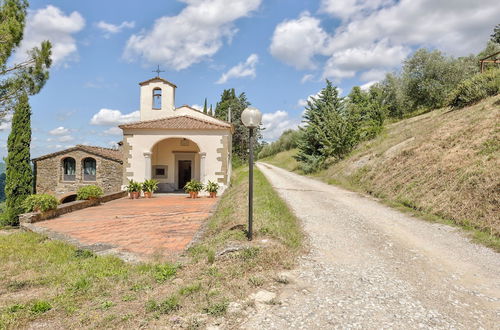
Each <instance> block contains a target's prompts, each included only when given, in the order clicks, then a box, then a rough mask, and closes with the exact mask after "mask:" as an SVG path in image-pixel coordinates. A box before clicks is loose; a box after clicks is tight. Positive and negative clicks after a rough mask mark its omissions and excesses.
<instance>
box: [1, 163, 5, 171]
mask: <svg viewBox="0 0 500 330" xmlns="http://www.w3.org/2000/svg"><path fill="white" fill-rule="evenodd" d="M4 172H5V163H2V162H0V173H4Z"/></svg>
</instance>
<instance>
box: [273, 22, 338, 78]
mask: <svg viewBox="0 0 500 330" xmlns="http://www.w3.org/2000/svg"><path fill="white" fill-rule="evenodd" d="M328 39H329V37H328V34H327V33H326V32H325V31H324V30H323V28H322V27H321V26H320V20H319V19H317V18H314V17H312V16H311V15H310V14H309V13H308V12H305V13H302V14H301V16H300V17H299V18H298V19H295V20H286V21H284V22H282V23H280V24H278V26H276V29H275V30H274V34H273V37H272V41H271V46H270V49H269V50H270V52H271V54H272V55H273V56H274V57H276V58H277V59H279V60H281V61H283V62H284V63H286V64H288V65H291V66H293V67H295V68H296V69H314V68H315V67H316V64H315V63H314V56H315V55H317V54H327V53H328Z"/></svg>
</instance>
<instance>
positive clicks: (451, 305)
mask: <svg viewBox="0 0 500 330" xmlns="http://www.w3.org/2000/svg"><path fill="white" fill-rule="evenodd" d="M257 166H258V167H259V169H260V170H261V171H262V172H263V173H264V175H265V176H266V177H267V179H268V180H269V181H270V183H271V184H272V185H273V187H274V188H275V189H276V190H277V191H278V192H279V194H280V196H281V197H282V198H283V199H284V200H285V201H286V202H287V203H288V205H289V206H290V207H291V208H292V210H293V211H294V212H295V214H296V215H297V217H298V218H299V219H300V220H301V222H302V224H303V227H304V230H305V232H306V233H307V234H308V239H309V246H310V252H309V253H308V254H307V255H305V256H302V257H300V258H299V262H298V267H297V268H296V269H295V270H293V271H291V272H290V274H291V276H293V279H294V280H293V282H292V283H290V284H288V285H283V286H280V289H281V292H280V293H279V300H280V302H282V304H279V305H271V306H269V308H267V309H261V310H259V309H257V311H256V312H255V313H249V315H252V316H251V317H250V318H249V319H247V320H246V321H244V322H243V323H242V324H241V326H240V327H241V328H242V329H288V328H290V329H403V328H404V329H421V328H423V329H429V328H432V329H500V277H499V274H500V255H499V254H498V253H495V252H494V251H492V250H491V249H488V248H486V247H484V246H481V245H477V244H474V243H472V242H471V241H470V239H469V238H468V237H467V236H466V234H465V233H464V232H463V231H462V230H460V229H457V228H454V227H450V226H447V225H442V224H436V223H430V222H426V221H423V220H420V219H417V218H414V217H412V216H409V215H407V214H403V213H401V212H399V211H396V210H393V209H391V208H389V207H386V206H384V205H382V204H380V203H378V202H377V201H376V200H374V199H373V198H371V197H367V196H363V195H360V194H358V193H354V192H350V191H346V190H344V189H340V188H338V187H335V186H331V185H327V184H324V183H322V182H319V181H317V180H314V179H311V178H307V177H304V176H300V175H297V174H294V173H291V172H288V171H285V170H283V169H280V168H277V167H274V166H271V165H267V164H262V163H258V164H257Z"/></svg>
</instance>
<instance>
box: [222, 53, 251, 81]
mask: <svg viewBox="0 0 500 330" xmlns="http://www.w3.org/2000/svg"><path fill="white" fill-rule="evenodd" d="M258 61H259V56H258V55H257V54H252V55H250V56H248V58H247V60H246V61H245V62H244V63H238V65H236V66H233V67H232V68H231V69H229V70H228V71H227V72H225V73H223V74H222V76H221V77H220V78H219V80H217V82H216V83H217V84H224V83H226V82H227V81H228V80H229V79H231V78H242V77H252V78H255V76H256V73H255V66H256V65H257V62H258Z"/></svg>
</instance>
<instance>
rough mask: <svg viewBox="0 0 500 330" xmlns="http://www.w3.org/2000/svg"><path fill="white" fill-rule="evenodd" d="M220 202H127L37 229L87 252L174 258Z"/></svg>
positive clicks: (175, 198)
mask: <svg viewBox="0 0 500 330" xmlns="http://www.w3.org/2000/svg"><path fill="white" fill-rule="evenodd" d="M216 201H217V199H215V198H207V197H201V198H197V199H194V200H193V199H190V198H187V197H186V195H157V196H155V197H154V198H151V199H145V198H141V199H138V200H131V199H128V198H122V199H118V200H114V201H111V202H108V203H105V204H102V205H99V206H95V207H90V208H87V209H83V210H79V211H75V212H72V213H68V214H65V215H62V216H60V217H58V218H55V219H51V220H47V221H42V222H38V223H36V224H34V227H39V229H42V230H43V231H45V232H48V233H56V234H63V235H62V236H63V237H69V238H70V240H71V241H73V240H76V241H77V242H78V243H79V244H78V245H81V246H92V245H94V246H99V245H101V246H110V247H109V248H110V249H114V250H116V251H117V252H119V253H120V252H125V253H132V254H133V255H137V256H141V257H147V256H151V255H155V254H162V255H169V254H172V253H177V252H180V251H182V250H184V249H185V248H186V246H187V245H188V244H189V243H190V242H191V240H192V239H193V237H194V235H195V234H196V232H197V231H198V230H199V229H200V227H201V225H202V224H203V222H204V220H205V219H207V218H208V216H209V215H210V214H211V211H212V210H213V209H214V206H215V203H216ZM49 236H51V235H49Z"/></svg>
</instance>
